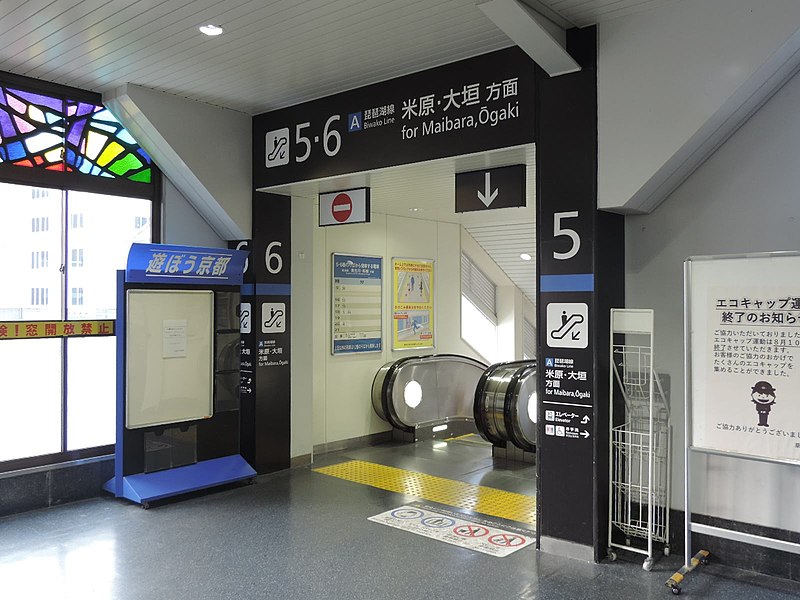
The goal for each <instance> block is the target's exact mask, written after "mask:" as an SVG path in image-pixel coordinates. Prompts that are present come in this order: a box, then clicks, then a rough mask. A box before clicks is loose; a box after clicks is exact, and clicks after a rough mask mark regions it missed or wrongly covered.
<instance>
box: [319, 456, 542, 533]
mask: <svg viewBox="0 0 800 600" xmlns="http://www.w3.org/2000/svg"><path fill="white" fill-rule="evenodd" d="M314 471H315V472H317V473H322V474H324V475H330V476H332V477H338V478H339V479H346V480H347V481H353V482H355V483H362V484H364V485H369V486H372V487H376V488H379V489H382V490H388V491H390V492H397V493H398V494H406V495H407V496H414V497H416V498H422V499H423V500H430V501H431V502H438V503H439V504H444V505H446V506H454V507H457V508H464V509H466V510H471V511H475V512H477V513H481V514H484V515H489V516H492V517H500V518H502V519H508V520H509V521H517V522H518V523H527V524H529V525H534V526H535V525H536V499H535V498H531V497H529V496H523V495H522V494H516V493H514V492H506V491H504V490H497V489H495V488H490V487H485V486H482V485H473V484H471V483H464V482H463V481H454V480H452V479H445V478H444V477H435V476H434V475H426V474H424V473H415V472H413V471H406V470H404V469H398V468H396V467H387V466H385V465H378V464H375V463H370V462H365V461H362V460H350V461H347V462H343V463H339V464H336V465H331V466H329V467H321V468H319V469H314Z"/></svg>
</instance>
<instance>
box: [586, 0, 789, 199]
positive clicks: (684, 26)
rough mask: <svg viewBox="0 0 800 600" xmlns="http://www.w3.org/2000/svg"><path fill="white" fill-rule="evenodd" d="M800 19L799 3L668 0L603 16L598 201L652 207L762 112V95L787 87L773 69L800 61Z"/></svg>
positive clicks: (600, 44)
mask: <svg viewBox="0 0 800 600" xmlns="http://www.w3.org/2000/svg"><path fill="white" fill-rule="evenodd" d="M798 23H800V3H799V2H796V1H794V0H773V1H771V2H760V3H758V2H751V1H750V0H704V1H703V2H670V3H668V4H662V5H659V8H658V9H655V10H651V11H647V12H640V13H635V14H631V15H628V16H625V17H622V18H618V19H613V20H609V21H606V22H603V23H602V24H601V25H600V26H599V29H598V31H599V50H598V52H599V56H598V145H599V148H598V152H599V154H598V161H599V173H598V196H599V198H598V204H599V206H600V207H601V208H614V209H625V210H650V209H652V208H653V207H654V206H655V205H656V204H657V203H658V202H659V201H660V200H662V199H663V198H664V197H666V195H667V194H668V193H669V191H671V189H672V188H674V187H675V186H676V185H678V184H679V183H680V181H681V180H682V178H685V177H686V176H688V174H689V173H691V170H692V169H693V168H696V167H697V166H698V165H699V164H700V163H701V162H702V160H703V159H705V157H706V156H707V155H708V153H710V152H711V151H713V149H714V144H717V145H718V144H719V143H722V142H723V141H724V139H725V136H727V135H729V134H730V133H732V132H733V131H734V130H735V128H736V127H737V126H738V125H739V124H740V123H741V122H742V120H743V119H745V118H746V117H747V116H748V114H749V111H752V110H755V109H756V108H757V104H756V105H755V106H751V105H749V104H748V102H750V101H752V99H753V96H754V94H755V95H756V96H758V94H762V95H763V98H761V100H763V99H766V98H768V97H769V95H770V94H771V93H772V92H773V91H774V90H775V89H777V87H779V85H780V83H781V81H775V80H771V79H770V77H769V75H771V74H772V73H773V72H775V71H776V70H779V69H781V68H784V67H787V61H789V62H791V63H792V64H791V65H788V66H792V65H794V66H795V67H796V65H797V64H798V56H797V55H793V52H797V50H798V46H799V45H800V37H796V36H795V37H792V36H793V35H794V34H795V32H797V31H798ZM787 45H788V46H791V48H787V47H786V46H787ZM784 54H785V55H784ZM762 67H763V69H762ZM789 74H790V73H786V76H788V75H789ZM731 99H733V101H731V102H729V100H731ZM742 105H744V112H741V111H739V113H737V110H738V109H739V107H740V106H742ZM715 136H716V137H715ZM709 138H711V140H712V144H711V147H703V144H704V143H706V141H707V140H708V139H709ZM698 150H699V151H700V152H699V153H698ZM675 175H676V176H675ZM670 177H672V178H671V179H670ZM665 186H666V187H665ZM670 186H671V187H670Z"/></svg>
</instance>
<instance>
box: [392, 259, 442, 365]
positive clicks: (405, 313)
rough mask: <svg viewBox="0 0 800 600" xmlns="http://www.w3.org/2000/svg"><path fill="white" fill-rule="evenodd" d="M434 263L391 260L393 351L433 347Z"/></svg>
mask: <svg viewBox="0 0 800 600" xmlns="http://www.w3.org/2000/svg"><path fill="white" fill-rule="evenodd" d="M433 297H434V296H433V260H430V259H412V258H393V259H392V349H393V350H410V349H419V348H433V346H434V339H433V332H434V314H433Z"/></svg>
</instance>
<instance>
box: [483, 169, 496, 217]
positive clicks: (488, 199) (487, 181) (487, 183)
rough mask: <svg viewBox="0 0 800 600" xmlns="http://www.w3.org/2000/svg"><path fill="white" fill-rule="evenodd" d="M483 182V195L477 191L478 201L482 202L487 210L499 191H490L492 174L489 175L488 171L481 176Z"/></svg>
mask: <svg viewBox="0 0 800 600" xmlns="http://www.w3.org/2000/svg"><path fill="white" fill-rule="evenodd" d="M483 180H484V188H483V193H481V191H480V190H478V199H479V200H480V201H481V202H483V204H484V206H486V208H489V205H490V204H491V203H492V202H493V201H494V199H495V198H497V192H498V191H499V190H497V189H495V191H492V174H491V173H489V172H488V171H487V172H486V173H484V174H483Z"/></svg>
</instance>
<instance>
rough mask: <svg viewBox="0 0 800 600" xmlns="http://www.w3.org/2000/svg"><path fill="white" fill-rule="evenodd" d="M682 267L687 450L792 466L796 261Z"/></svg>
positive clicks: (799, 420) (797, 377) (797, 350)
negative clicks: (686, 317)
mask: <svg viewBox="0 0 800 600" xmlns="http://www.w3.org/2000/svg"><path fill="white" fill-rule="evenodd" d="M689 264H690V267H689V269H690V270H689V272H690V274H691V275H690V287H689V297H690V302H691V334H690V335H691V365H692V373H691V376H692V419H693V430H692V433H693V438H694V439H693V445H695V446H698V447H702V448H710V449H715V450H722V451H726V452H734V453H739V454H748V455H753V456H759V457H764V458H771V459H790V460H800V278H798V276H797V273H798V272H800V256H796V255H788V256H775V255H762V256H760V257H759V256H755V257H753V256H750V257H740V258H739V257H737V258H724V257H723V258H720V259H690V261H689Z"/></svg>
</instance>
